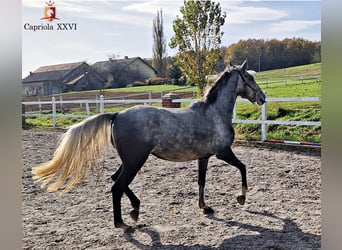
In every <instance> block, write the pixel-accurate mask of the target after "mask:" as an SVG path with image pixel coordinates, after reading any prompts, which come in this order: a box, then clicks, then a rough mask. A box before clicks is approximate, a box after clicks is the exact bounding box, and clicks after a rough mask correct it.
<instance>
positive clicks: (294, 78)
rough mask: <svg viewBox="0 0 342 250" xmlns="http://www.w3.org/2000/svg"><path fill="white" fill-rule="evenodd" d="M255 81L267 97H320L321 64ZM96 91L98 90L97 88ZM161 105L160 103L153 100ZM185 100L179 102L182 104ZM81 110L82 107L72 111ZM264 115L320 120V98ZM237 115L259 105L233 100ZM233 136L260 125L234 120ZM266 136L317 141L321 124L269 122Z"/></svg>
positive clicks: (37, 123) (41, 121)
mask: <svg viewBox="0 0 342 250" xmlns="http://www.w3.org/2000/svg"><path fill="white" fill-rule="evenodd" d="M255 80H256V82H257V83H258V84H259V85H260V87H261V88H262V90H263V91H264V92H266V94H267V97H320V96H321V84H322V82H321V64H320V63H317V64H310V65H303V66H297V67H291V68H286V69H277V70H269V71H263V72H258V73H257V74H256V76H255ZM97 91H98V90H97ZM149 91H151V92H164V93H167V92H170V91H172V92H191V93H193V91H194V88H193V87H190V86H176V85H156V86H140V87H130V88H120V89H106V92H121V93H123V92H136V93H139V92H145V93H146V92H149ZM154 105H155V106H161V104H154ZM188 105H189V103H182V107H186V106H188ZM127 107H129V106H118V107H111V108H110V109H106V110H105V112H118V111H120V110H123V109H125V108H127ZM74 112H78V113H82V114H85V112H84V110H83V111H82V110H81V111H74ZM267 114H268V117H267V119H269V120H294V121H299V120H304V121H320V119H321V104H320V102H292V103H285V102H283V103H281V102H277V103H273V102H270V103H267ZM237 119H252V120H254V119H255V120H257V119H261V107H259V106H257V105H254V104H251V103H238V104H237ZM81 120H82V119H75V118H72V119H67V118H58V126H61V127H66V126H69V125H71V124H73V123H75V122H78V121H81ZM26 122H27V125H26V127H29V128H31V127H46V126H47V127H51V126H52V118H47V117H41V118H35V119H26ZM234 127H235V132H236V138H237V139H243V140H260V138H261V128H260V125H257V124H253V125H252V124H235V125H234ZM267 137H268V139H283V140H294V141H309V142H321V128H320V127H316V126H286V125H269V126H268V133H267Z"/></svg>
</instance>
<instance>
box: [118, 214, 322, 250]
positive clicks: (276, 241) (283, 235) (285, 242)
mask: <svg viewBox="0 0 342 250" xmlns="http://www.w3.org/2000/svg"><path fill="white" fill-rule="evenodd" d="M248 212H249V213H251V214H256V215H263V216H267V217H270V218H275V219H280V220H281V221H282V222H283V223H284V225H283V228H282V229H281V230H274V229H269V228H265V227H260V226H253V225H249V224H244V223H240V222H236V221H224V220H222V219H219V218H217V217H215V216H214V215H213V216H210V217H209V218H210V219H212V220H217V221H220V222H223V223H224V224H225V225H226V226H227V227H239V228H241V229H245V230H248V231H251V232H253V233H258V234H256V235H255V234H254V235H239V236H233V237H231V238H228V239H224V240H223V241H222V243H221V245H220V246H218V247H212V246H208V245H200V244H195V245H192V246H183V245H173V244H162V242H161V240H160V233H159V232H158V231H157V230H155V229H153V228H149V227H142V228H137V229H134V231H137V230H138V231H139V232H141V233H144V234H147V235H149V237H150V238H151V243H150V244H148V245H147V244H145V243H142V242H140V241H139V240H137V239H136V238H135V237H134V231H132V232H126V233H125V234H124V236H125V238H126V240H127V241H129V242H130V243H132V244H133V245H134V246H136V247H137V248H139V249H190V250H195V249H196V250H198V249H321V236H320V235H314V234H311V233H304V232H303V231H302V230H301V229H300V228H299V227H298V225H297V224H296V223H294V222H293V221H292V220H290V219H281V218H279V217H277V216H275V215H273V214H270V213H268V212H263V213H260V212H255V211H248Z"/></svg>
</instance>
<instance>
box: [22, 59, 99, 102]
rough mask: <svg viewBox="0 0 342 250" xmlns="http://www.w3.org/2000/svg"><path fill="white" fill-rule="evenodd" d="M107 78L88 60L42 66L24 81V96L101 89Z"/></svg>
mask: <svg viewBox="0 0 342 250" xmlns="http://www.w3.org/2000/svg"><path fill="white" fill-rule="evenodd" d="M104 83H105V80H104V79H103V78H101V76H100V75H98V74H97V73H96V72H95V71H94V70H93V69H92V68H91V67H90V66H89V65H88V64H87V63H86V62H75V63H65V64H58V65H51V66H42V67H40V68H38V69H37V70H35V71H34V72H30V74H29V75H28V76H27V77H25V78H24V79H23V81H22V94H23V96H43V95H52V94H59V93H63V92H68V91H84V90H93V89H101V88H103V87H104Z"/></svg>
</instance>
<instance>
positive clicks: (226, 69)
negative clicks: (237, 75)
mask: <svg viewBox="0 0 342 250" xmlns="http://www.w3.org/2000/svg"><path fill="white" fill-rule="evenodd" d="M231 68H233V64H232V62H229V64H228V65H227V66H226V68H225V69H224V71H227V72H229V71H230V69H231Z"/></svg>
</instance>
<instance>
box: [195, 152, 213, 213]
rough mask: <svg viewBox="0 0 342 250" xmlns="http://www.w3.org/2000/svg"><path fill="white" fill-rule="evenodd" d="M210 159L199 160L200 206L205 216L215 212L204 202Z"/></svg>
mask: <svg viewBox="0 0 342 250" xmlns="http://www.w3.org/2000/svg"><path fill="white" fill-rule="evenodd" d="M208 161H209V158H202V159H199V160H198V187H199V199H198V206H199V208H200V209H201V210H202V212H203V213H204V214H212V213H214V210H213V209H212V208H211V207H209V206H207V205H206V204H205V202H204V187H205V176H206V172H207V167H208Z"/></svg>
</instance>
